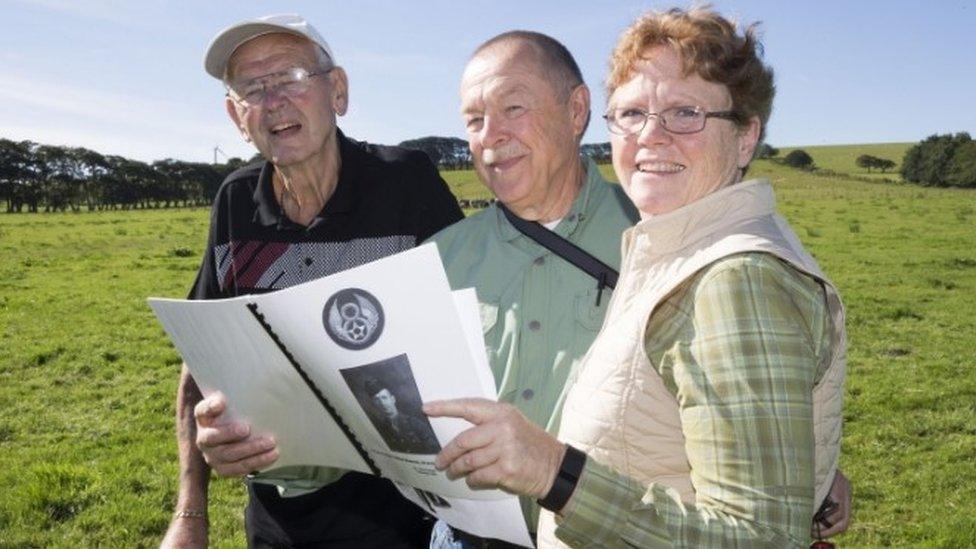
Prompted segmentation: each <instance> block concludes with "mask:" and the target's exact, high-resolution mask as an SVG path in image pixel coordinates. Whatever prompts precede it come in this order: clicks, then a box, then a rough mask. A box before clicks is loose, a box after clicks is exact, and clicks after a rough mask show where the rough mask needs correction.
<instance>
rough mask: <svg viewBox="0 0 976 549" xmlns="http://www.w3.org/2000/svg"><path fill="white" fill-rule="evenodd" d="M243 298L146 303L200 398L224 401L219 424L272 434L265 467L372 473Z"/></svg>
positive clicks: (261, 433) (259, 433)
mask: <svg viewBox="0 0 976 549" xmlns="http://www.w3.org/2000/svg"><path fill="white" fill-rule="evenodd" d="M247 299H248V298H247V297H246V296H245V297H240V298H235V299H225V300H213V301H185V300H167V299H150V300H149V305H150V306H151V307H152V308H153V310H154V311H155V312H156V316H157V317H158V318H159V320H160V322H161V323H162V324H163V327H164V328H165V329H166V332H167V333H168V334H169V336H170V338H171V339H172V340H173V342H174V344H175V345H176V347H177V348H178V349H179V351H180V354H181V355H182V356H183V360H184V361H185V362H186V364H187V366H188V367H189V369H190V372H191V373H192V374H193V379H194V380H195V381H196V382H197V384H198V385H199V386H200V388H201V390H202V391H204V394H209V393H210V392H212V391H214V390H220V391H221V392H223V393H224V395H226V397H227V412H226V414H225V416H226V417H225V418H224V420H226V421H231V420H233V419H235V418H237V419H241V420H243V421H247V422H248V423H250V424H251V429H252V433H254V434H257V435H264V434H271V435H273V436H274V437H275V439H276V440H277V442H278V450H279V455H280V457H279V459H278V460H277V461H276V462H275V463H274V464H273V465H272V467H270V468H277V467H285V466H289V465H318V464H329V465H333V466H336V467H342V468H344V469H352V470H356V471H363V472H370V470H369V468H368V467H367V465H366V463H365V462H364V461H363V459H362V458H361V457H360V456H359V454H358V453H357V452H356V451H355V449H354V448H353V446H352V445H351V444H350V443H349V441H348V439H347V438H346V436H345V435H344V434H343V433H342V432H341V431H340V429H339V427H338V425H336V424H335V422H334V421H332V419H331V418H330V417H329V416H328V414H326V412H325V410H324V409H323V408H322V406H321V404H320V403H319V402H318V400H317V399H316V398H315V396H314V394H313V393H312V392H311V391H310V390H309V389H308V388H307V386H306V385H305V383H304V382H303V381H302V380H301V378H300V377H299V376H298V374H297V373H296V372H295V370H294V368H293V367H292V366H291V364H290V363H289V362H288V361H287V359H286V358H285V357H284V356H283V355H282V353H281V351H280V350H279V349H278V347H277V346H276V345H275V344H274V342H273V341H272V340H271V338H270V337H269V336H268V334H267V333H266V332H265V331H264V329H263V328H262V327H261V325H260V324H259V323H258V322H257V321H256V320H255V319H254V316H253V315H252V314H251V312H250V311H249V310H248V309H247V308H246V303H247Z"/></svg>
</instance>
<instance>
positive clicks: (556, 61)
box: [468, 30, 583, 101]
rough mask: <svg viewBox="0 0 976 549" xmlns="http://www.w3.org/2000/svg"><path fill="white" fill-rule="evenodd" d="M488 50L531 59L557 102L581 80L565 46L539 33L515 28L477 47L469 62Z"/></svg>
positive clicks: (581, 76) (576, 66)
mask: <svg viewBox="0 0 976 549" xmlns="http://www.w3.org/2000/svg"><path fill="white" fill-rule="evenodd" d="M488 52H491V53H496V54H497V53H500V52H506V53H508V54H510V55H512V56H516V55H517V56H519V57H521V56H523V55H524V56H526V57H527V58H529V59H531V60H532V61H533V63H532V66H534V67H535V68H536V69H537V70H538V74H539V76H540V77H542V78H543V79H545V80H546V81H547V82H549V85H550V86H552V89H553V91H554V92H555V93H556V95H557V97H558V99H559V100H560V101H565V100H566V99H567V98H568V97H569V94H570V93H572V91H573V89H574V88H576V86H579V85H580V84H582V83H583V74H582V73H581V72H580V69H579V65H577V64H576V60H575V59H573V56H572V54H570V53H569V50H567V49H566V46H564V45H562V44H561V43H560V42H559V41H558V40H556V39H555V38H553V37H551V36H547V35H545V34H542V33H539V32H533V31H523V30H516V31H509V32H506V33H502V34H499V35H498V36H495V37H494V38H491V39H489V40H488V41H486V42H484V43H483V44H481V45H480V46H478V48H477V49H476V50H475V51H474V53H473V54H472V55H471V59H470V60H469V61H468V64H469V65H470V64H471V63H472V62H473V61H475V60H476V59H478V58H479V57H481V56H482V55H483V54H485V53H488Z"/></svg>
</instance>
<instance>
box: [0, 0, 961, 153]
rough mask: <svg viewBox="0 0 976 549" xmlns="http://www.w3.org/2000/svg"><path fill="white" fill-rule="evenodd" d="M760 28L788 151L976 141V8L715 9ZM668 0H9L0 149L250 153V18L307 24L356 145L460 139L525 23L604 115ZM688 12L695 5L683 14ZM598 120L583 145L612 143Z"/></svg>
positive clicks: (1, 44)
mask: <svg viewBox="0 0 976 549" xmlns="http://www.w3.org/2000/svg"><path fill="white" fill-rule="evenodd" d="M713 4H714V6H715V7H716V8H717V9H718V10H719V11H721V12H722V13H724V14H726V15H730V16H735V17H737V18H738V19H739V20H740V21H745V22H751V21H755V20H761V21H762V22H763V32H764V44H765V48H766V59H767V61H768V62H769V63H770V64H771V65H772V66H773V67H774V69H775V71H776V82H777V88H778V92H777V97H776V101H775V104H774V112H773V117H772V120H771V122H770V125H769V132H768V141H769V142H770V143H772V144H774V145H777V146H784V145H817V144H841V143H874V142H893V141H917V140H920V139H923V138H925V137H926V136H928V135H930V134H933V133H946V132H958V131H968V132H970V133H971V134H976V108H974V99H976V60H974V56H973V55H972V53H971V51H972V32H973V29H976V3H974V2H972V1H962V0H940V1H929V2H909V1H902V0H895V1H887V2H874V1H864V2H842V1H834V0H828V1H819V2H786V1H773V0H736V1H716V2H713ZM672 5H675V4H672V3H662V2H630V1H621V2H599V1H593V0H590V1H570V0H562V1H555V0H554V1H531V0H521V1H510V0H495V1H483V0H465V1H457V0H454V1H449V0H438V1H431V2H424V1H420V0H418V1H414V2H409V1H392V0H390V1H378V0H377V1H370V0H364V1H357V2H350V1H338V0H324V1H317V2H311V1H310V2H255V1H235V2H229V1H197V2H190V1H179V2H177V1H163V0H143V1H137V2H124V1H121V0H114V1H113V0H74V1H72V0H0V13H2V14H3V16H2V23H0V29H2V32H0V75H2V76H0V137H4V138H8V139H16V140H21V139H30V140H33V141H38V142H42V143H48V144H60V145H71V146H84V147H88V148H91V149H94V150H97V151H99V152H102V153H106V154H119V155H123V156H127V157H131V158H137V159H140V160H145V161H152V160H158V159H162V158H179V159H183V160H192V161H209V160H212V158H213V152H212V151H213V148H214V146H215V145H219V146H220V147H221V149H222V150H223V151H226V152H227V154H229V155H231V156H242V157H248V156H250V155H251V154H252V153H253V150H252V149H251V148H250V146H248V145H246V144H245V143H243V142H242V141H241V139H240V138H239V137H238V135H237V133H236V131H235V130H234V128H233V126H232V125H231V123H230V121H229V120H228V118H227V115H226V113H225V112H224V108H223V102H222V97H223V90H222V88H221V86H220V83H219V82H217V81H216V80H213V79H212V78H210V77H209V76H207V74H206V73H205V72H204V71H203V67H202V64H203V61H202V59H203V54H204V50H205V49H206V47H207V44H208V43H209V42H210V39H211V38H212V37H213V36H214V35H215V34H216V33H217V32H218V31H219V30H220V29H222V28H224V27H225V26H227V25H230V24H231V23H234V22H236V21H237V20H240V19H244V18H248V17H254V16H258V15H265V14H268V13H281V12H297V13H301V14H303V15H305V16H306V17H307V18H308V19H309V20H310V21H312V23H313V24H314V25H316V26H317V27H318V29H319V30H320V31H321V32H322V34H323V35H324V36H325V37H326V39H327V40H328V41H329V43H330V45H331V46H332V49H333V51H334V52H335V54H336V57H337V59H338V61H339V64H341V65H342V66H344V67H345V68H346V70H347V72H348V73H349V78H350V85H351V91H350V99H351V109H350V112H349V114H347V115H346V116H345V117H344V118H343V119H341V120H340V126H341V127H342V128H343V129H344V130H345V131H346V132H347V133H348V134H349V135H351V136H354V137H356V138H359V139H365V140H368V141H373V142H378V143H397V142H399V141H402V140H404V139H411V138H415V137H421V136H426V135H447V136H457V137H463V132H462V125H461V122H460V116H459V115H458V94H457V87H458V81H459V78H460V74H461V71H462V69H463V66H464V63H465V60H466V58H467V56H468V55H469V54H470V52H471V51H472V50H473V48H475V47H476V46H477V45H478V44H479V43H480V42H482V41H484V40H485V39H487V38H489V37H491V36H493V35H495V34H497V33H499V32H503V31H506V30H511V29H514V28H523V29H530V30H538V31H541V32H545V33H548V34H551V35H552V36H554V37H556V38H557V39H559V40H561V41H562V42H563V43H565V44H566V45H567V46H568V47H569V49H570V50H571V51H572V52H573V53H574V55H575V56H576V58H577V60H578V62H579V64H580V67H581V68H582V70H583V74H584V77H585V79H586V81H587V83H588V84H589V85H590V87H591V88H593V90H594V107H595V109H594V110H595V111H597V113H599V111H601V110H602V108H603V104H604V101H605V97H604V94H603V92H602V80H603V78H604V76H605V73H606V63H607V57H608V55H609V53H610V50H611V48H612V47H613V44H614V42H615V41H616V39H617V36H618V35H619V33H620V31H621V30H623V29H624V28H625V27H626V26H627V25H628V24H629V23H630V22H631V21H632V20H633V19H634V18H635V17H636V16H637V15H639V14H640V13H642V12H644V11H645V10H647V9H652V8H657V9H660V8H667V7H670V6H672ZM677 5H687V3H681V4H677ZM596 122H599V119H597V118H595V119H594V123H593V124H591V127H590V129H589V131H588V132H587V135H586V137H585V141H586V142H598V141H605V140H607V132H606V129H605V128H604V127H603V125H602V124H599V123H596Z"/></svg>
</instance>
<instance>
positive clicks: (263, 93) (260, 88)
mask: <svg viewBox="0 0 976 549" xmlns="http://www.w3.org/2000/svg"><path fill="white" fill-rule="evenodd" d="M333 68H335V67H330V68H328V69H323V70H317V71H309V70H307V69H303V68H301V67H295V68H292V69H288V70H285V71H281V72H276V73H272V74H266V75H264V76H259V77H257V78H253V79H251V80H248V81H247V82H242V83H240V84H233V85H231V86H230V87H229V88H228V92H227V96H228V97H230V98H231V99H233V100H234V101H236V102H237V103H239V104H240V105H242V106H244V107H254V106H257V105H260V104H262V103H263V102H264V100H265V98H267V97H268V94H269V93H273V94H275V95H280V96H283V97H287V98H289V99H290V98H293V97H297V96H299V95H301V94H303V93H305V92H307V91H308V89H309V88H310V87H311V86H312V77H315V76H321V75H323V74H329V72H330V71H332V69H333Z"/></svg>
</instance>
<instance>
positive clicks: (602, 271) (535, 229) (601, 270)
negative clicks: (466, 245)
mask: <svg viewBox="0 0 976 549" xmlns="http://www.w3.org/2000/svg"><path fill="white" fill-rule="evenodd" d="M495 205H496V206H498V208H499V209H500V210H501V211H502V213H504V214H505V218H506V219H508V222H509V223H511V224H512V226H513V227H515V228H516V229H518V230H519V232H521V233H522V234H524V235H525V236H527V237H529V238H531V239H532V240H535V241H536V242H538V243H539V245H541V246H543V247H544V248H546V249H548V250H549V251H551V252H552V253H554V254H556V255H558V256H559V257H561V258H563V259H565V260H566V261H568V262H569V263H570V264H572V265H574V266H575V267H576V268H578V269H579V270H581V271H583V272H585V273H586V274H588V275H590V276H592V277H593V278H595V279H596V281H597V289H598V290H603V288H605V287H609V288H611V289H613V288H615V287H616V286H617V276H618V274H617V271H616V270H614V268H613V267H611V266H609V265H607V264H606V263H604V262H602V261H600V260H599V259H597V258H596V257H594V256H593V255H592V254H590V253H589V252H587V251H586V250H584V249H583V248H580V247H579V246H577V245H576V244H573V243H572V242H570V241H568V240H566V239H565V238H563V237H561V236H559V235H558V234H556V233H554V232H552V231H550V230H549V229H547V228H545V227H543V226H542V225H540V224H539V223H538V222H536V221H526V220H524V219H522V218H521V217H519V216H517V215H515V214H513V213H512V211H511V210H509V209H508V208H506V207H505V205H504V204H502V203H501V202H495ZM602 293H603V292H602V291H601V292H600V294H602ZM600 294H597V296H596V304H597V305H599V304H600Z"/></svg>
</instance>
